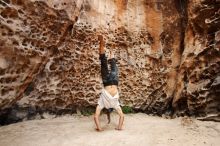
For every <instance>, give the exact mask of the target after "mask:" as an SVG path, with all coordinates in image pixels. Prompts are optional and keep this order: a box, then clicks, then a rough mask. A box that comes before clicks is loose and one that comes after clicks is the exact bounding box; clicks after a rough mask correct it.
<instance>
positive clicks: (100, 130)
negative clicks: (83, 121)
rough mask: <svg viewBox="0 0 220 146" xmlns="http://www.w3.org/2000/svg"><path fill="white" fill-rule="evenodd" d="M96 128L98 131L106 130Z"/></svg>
mask: <svg viewBox="0 0 220 146" xmlns="http://www.w3.org/2000/svg"><path fill="white" fill-rule="evenodd" d="M95 130H96V131H98V132H102V131H104V130H103V129H98V128H95Z"/></svg>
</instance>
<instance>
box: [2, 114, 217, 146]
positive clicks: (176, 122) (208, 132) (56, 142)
mask: <svg viewBox="0 0 220 146" xmlns="http://www.w3.org/2000/svg"><path fill="white" fill-rule="evenodd" d="M100 120H101V124H102V127H103V128H104V131H103V132H97V131H95V130H94V128H95V125H94V123H93V117H92V116H88V117H85V116H79V115H78V116H77V115H75V116H70V115H69V116H67V115H66V116H62V117H57V118H48V119H42V120H31V121H24V122H20V123H15V124H11V125H7V126H1V127H0V146H220V123H217V122H210V121H209V122H207V121H206V122H205V121H198V120H196V119H190V118H176V119H165V118H161V117H153V116H148V115H146V114H141V113H138V114H127V115H126V117H125V124H124V130H122V131H117V130H114V128H115V127H116V125H117V122H118V117H117V115H116V114H114V113H113V114H112V122H111V123H110V124H107V119H106V116H105V115H102V116H101V118H100Z"/></svg>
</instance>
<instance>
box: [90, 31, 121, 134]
mask: <svg viewBox="0 0 220 146" xmlns="http://www.w3.org/2000/svg"><path fill="white" fill-rule="evenodd" d="M98 40H99V41H100V47H99V59H100V61H101V76H102V82H103V85H104V88H103V89H102V91H101V95H100V98H99V100H98V105H97V107H96V112H95V114H94V121H95V124H96V130H97V131H103V129H102V128H101V126H100V122H99V116H100V113H101V111H102V109H103V108H106V109H111V108H114V109H115V110H116V111H117V113H118V115H119V123H118V126H117V127H116V128H115V129H116V130H122V126H123V122H124V114H123V112H122V109H121V107H120V103H119V93H118V68H117V66H116V59H115V58H114V54H113V52H112V51H110V59H109V60H107V57H106V56H105V42H104V39H103V36H101V35H99V36H98ZM108 61H109V63H110V71H109V70H108ZM109 120H110V119H109Z"/></svg>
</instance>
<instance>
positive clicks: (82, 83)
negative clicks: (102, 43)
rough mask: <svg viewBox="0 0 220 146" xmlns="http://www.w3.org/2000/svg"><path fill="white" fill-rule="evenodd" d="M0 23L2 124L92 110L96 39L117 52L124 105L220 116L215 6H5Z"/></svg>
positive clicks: (89, 1)
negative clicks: (9, 120) (18, 117)
mask: <svg viewBox="0 0 220 146" xmlns="http://www.w3.org/2000/svg"><path fill="white" fill-rule="evenodd" d="M0 20H1V21H0V22H1V23H0V110H1V114H2V115H3V114H6V117H7V114H8V113H11V114H12V115H13V114H14V115H15V116H16V114H17V113H18V111H20V112H19V114H21V115H23V117H27V116H28V115H31V114H34V113H37V112H42V111H52V112H57V113H62V112H76V109H77V108H79V109H81V108H85V107H94V106H95V105H96V102H97V99H98V97H99V93H100V89H101V88H102V85H101V78H100V63H99V59H98V57H99V56H98V47H99V44H98V41H97V34H103V35H104V37H105V39H106V48H107V51H108V50H109V49H110V46H111V44H115V45H116V47H115V48H114V51H115V55H116V58H117V59H118V65H119V70H120V74H119V75H120V83H119V84H120V85H119V90H120V95H121V98H120V100H121V102H122V103H123V104H124V105H128V106H131V107H132V108H134V109H137V110H140V111H144V112H146V113H153V114H158V115H162V114H164V113H171V114H177V115H186V114H187V115H197V116H201V115H202V116H205V115H207V114H213V113H219V111H220V93H219V92H220V85H219V84H220V50H219V49H220V2H219V1H218V0H190V1H189V0H169V1H165V0H1V1H0ZM27 109H29V110H28V111H27Z"/></svg>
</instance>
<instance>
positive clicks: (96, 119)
mask: <svg viewBox="0 0 220 146" xmlns="http://www.w3.org/2000/svg"><path fill="white" fill-rule="evenodd" d="M100 112H101V108H100V107H99V106H97V107H96V111H95V115H94V121H95V125H96V130H97V131H103V129H101V127H100V123H99V116H100Z"/></svg>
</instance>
